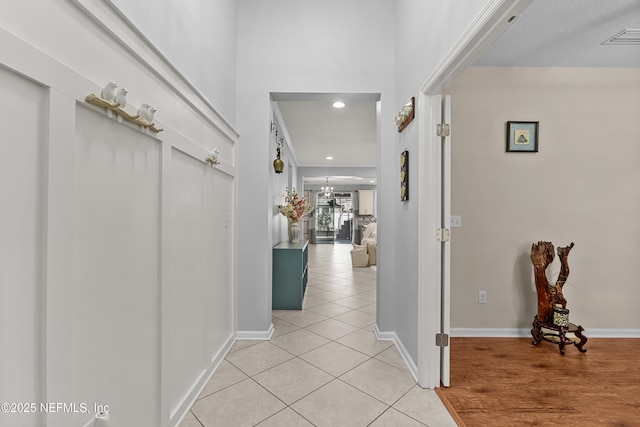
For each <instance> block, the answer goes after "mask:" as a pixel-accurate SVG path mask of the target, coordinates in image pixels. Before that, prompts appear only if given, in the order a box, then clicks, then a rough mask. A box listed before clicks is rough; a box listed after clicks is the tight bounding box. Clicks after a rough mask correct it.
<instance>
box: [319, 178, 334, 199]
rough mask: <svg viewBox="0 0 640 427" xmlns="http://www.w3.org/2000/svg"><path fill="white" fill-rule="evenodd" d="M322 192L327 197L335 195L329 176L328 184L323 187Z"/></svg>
mask: <svg viewBox="0 0 640 427" xmlns="http://www.w3.org/2000/svg"><path fill="white" fill-rule="evenodd" d="M322 193H323V194H322V195H323V196H324V198H325V199H330V198H332V196H333V187H329V177H327V186H326V187H322Z"/></svg>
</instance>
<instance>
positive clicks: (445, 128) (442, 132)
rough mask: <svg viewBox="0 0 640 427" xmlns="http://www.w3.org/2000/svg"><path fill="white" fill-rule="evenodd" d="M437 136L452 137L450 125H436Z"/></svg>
mask: <svg viewBox="0 0 640 427" xmlns="http://www.w3.org/2000/svg"><path fill="white" fill-rule="evenodd" d="M436 134H437V135H438V136H449V135H451V126H450V125H449V123H438V124H437V125H436Z"/></svg>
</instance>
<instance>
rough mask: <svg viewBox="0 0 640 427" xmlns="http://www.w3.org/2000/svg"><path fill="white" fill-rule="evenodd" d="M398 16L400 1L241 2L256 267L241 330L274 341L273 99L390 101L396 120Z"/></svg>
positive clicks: (246, 248) (241, 282) (245, 193)
mask: <svg viewBox="0 0 640 427" xmlns="http://www.w3.org/2000/svg"><path fill="white" fill-rule="evenodd" d="M393 16H394V2H393V1H391V0H378V1H369V0H356V1H350V2H343V1H338V0H330V1H322V2H320V1H318V2H299V1H295V0H275V1H269V2H264V1H257V0H240V1H239V2H238V20H239V22H238V34H239V39H238V68H237V69H238V79H237V83H238V113H237V123H238V130H239V132H240V134H241V142H240V144H239V179H238V185H239V195H240V198H239V201H238V211H239V218H238V221H239V222H238V225H239V227H238V253H239V254H242V257H243V259H247V260H251V263H252V268H251V269H241V270H240V271H239V272H238V329H239V330H240V331H244V332H248V333H253V332H255V334H254V335H255V336H262V337H264V336H265V335H266V333H267V331H268V329H269V326H270V325H271V243H272V228H273V210H274V207H273V200H274V196H273V194H272V192H273V190H272V189H271V188H270V183H271V179H269V176H270V175H269V174H273V167H272V162H273V158H274V157H273V156H274V154H275V151H274V150H273V149H272V148H270V145H269V127H268V125H269V121H270V117H271V114H270V95H269V94H270V92H299V93H308V92H332V93H336V92H365V93H381V94H382V96H381V99H382V112H383V116H384V117H393V113H392V105H391V104H392V100H393V99H394V92H393V87H394V74H393V73H394V71H393V61H394V44H393V41H394V22H393ZM391 123H392V122H391V121H390V120H389V121H385V122H384V123H383V124H382V131H381V132H382V133H381V137H382V140H384V141H391V140H392V139H393V133H392V131H393V129H392V126H391ZM391 147H392V145H391V144H384V145H382V146H381V148H379V150H380V151H379V152H378V157H379V158H389V156H388V153H389V151H390V150H391ZM394 164H395V162H394ZM383 170H384V169H383ZM378 178H380V176H379V177H378ZM384 181H385V182H390V180H384ZM378 182H381V180H380V179H378ZM381 191H386V190H381ZM381 210H382V211H383V212H382V213H380V215H379V216H380V223H381V225H380V231H379V236H380V239H381V241H382V240H384V241H386V242H387V243H386V246H385V247H384V248H383V247H382V246H381V248H380V251H381V252H382V253H384V251H388V255H389V256H387V257H385V256H383V255H382V254H381V259H384V260H386V261H385V263H383V264H381V265H380V267H379V271H380V274H381V275H382V276H383V277H387V281H391V278H392V277H393V269H394V266H393V255H392V254H393V252H394V248H393V238H392V236H393V227H394V224H393V219H392V218H393V217H392V213H391V211H390V209H389V208H386V207H385V208H383V209H381ZM383 224H384V225H383ZM265 253H266V254H269V255H268V257H265ZM383 272H384V273H383ZM385 275H386V276H385ZM389 317H390V316H387V315H386V309H385V310H382V311H379V312H378V321H379V322H381V321H382V323H384V324H385V327H388V328H392V326H390V325H389V326H387V323H385V322H386V320H385V319H388V318H389Z"/></svg>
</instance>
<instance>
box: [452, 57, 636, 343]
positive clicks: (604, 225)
mask: <svg viewBox="0 0 640 427" xmlns="http://www.w3.org/2000/svg"><path fill="white" fill-rule="evenodd" d="M449 92H450V93H451V95H452V101H453V102H452V105H453V112H452V113H453V123H454V126H455V127H454V129H455V130H454V132H455V133H452V136H453V144H452V186H453V188H452V214H454V215H461V216H462V228H457V229H453V230H452V239H451V249H452V276H451V279H452V285H451V289H452V295H451V297H452V302H451V307H452V308H451V313H452V315H451V324H452V327H454V328H460V329H463V330H469V329H490V328H495V329H512V330H513V329H523V330H525V332H528V329H529V328H530V327H531V321H532V319H533V316H534V315H535V313H536V301H537V298H536V293H535V287H534V280H533V272H532V266H531V260H530V256H529V254H530V250H531V244H532V243H533V242H536V241H538V240H548V241H551V242H553V243H554V244H555V245H556V246H558V245H560V246H565V245H567V244H569V243H570V242H572V241H573V242H575V247H574V248H573V250H572V251H571V254H570V256H569V266H570V269H571V273H570V276H569V281H568V283H567V284H566V285H565V287H564V293H565V296H566V298H567V300H568V308H569V309H570V310H571V314H570V317H571V320H572V321H574V322H576V323H581V324H582V325H583V326H584V327H585V329H586V330H587V336H593V334H594V333H595V334H596V335H597V334H598V333H601V334H604V333H607V331H610V333H613V334H617V335H622V336H624V335H629V334H633V333H635V334H636V335H638V331H639V330H640V317H638V315H637V313H638V310H637V302H638V301H640V289H639V288H638V286H637V283H638V277H640V267H639V266H638V265H639V264H638V262H637V260H638V259H640V247H639V246H638V242H639V241H640V221H639V220H638V218H640V196H638V188H637V187H638V183H639V182H640V167H639V166H638V159H639V158H640V146H639V145H638V135H640V122H639V121H638V117H640V98H639V97H638V93H640V74H639V73H638V70H637V69H579V68H577V69H575V68H574V69H572V68H489V67H475V68H471V69H468V70H467V71H465V72H464V73H463V74H462V75H461V76H460V77H459V78H458V79H457V80H456V81H455V83H454V84H453V86H452V87H450V89H449ZM487 106H490V108H487ZM509 120H523V121H539V122H540V134H539V152H538V153H535V154H528V153H506V152H505V134H506V130H505V126H506V122H507V121H509ZM556 263H557V259H556ZM550 271H551V272H555V275H557V273H558V271H559V266H558V265H554V266H553V267H552V268H551V269H550ZM479 290H485V291H487V295H488V303H487V304H486V305H484V304H482V305H480V304H478V291H479ZM594 330H595V332H594ZM589 332H591V335H590V334H589ZM489 333H490V332H489Z"/></svg>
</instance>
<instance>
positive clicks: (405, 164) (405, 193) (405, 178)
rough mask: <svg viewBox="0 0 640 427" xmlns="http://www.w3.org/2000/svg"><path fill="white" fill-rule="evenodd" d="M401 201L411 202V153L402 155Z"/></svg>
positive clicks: (406, 151) (406, 152)
mask: <svg viewBox="0 0 640 427" xmlns="http://www.w3.org/2000/svg"><path fill="white" fill-rule="evenodd" d="M400 200H401V201H403V202H406V201H407V200H409V151H408V150H404V151H403V152H402V153H401V154H400Z"/></svg>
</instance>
